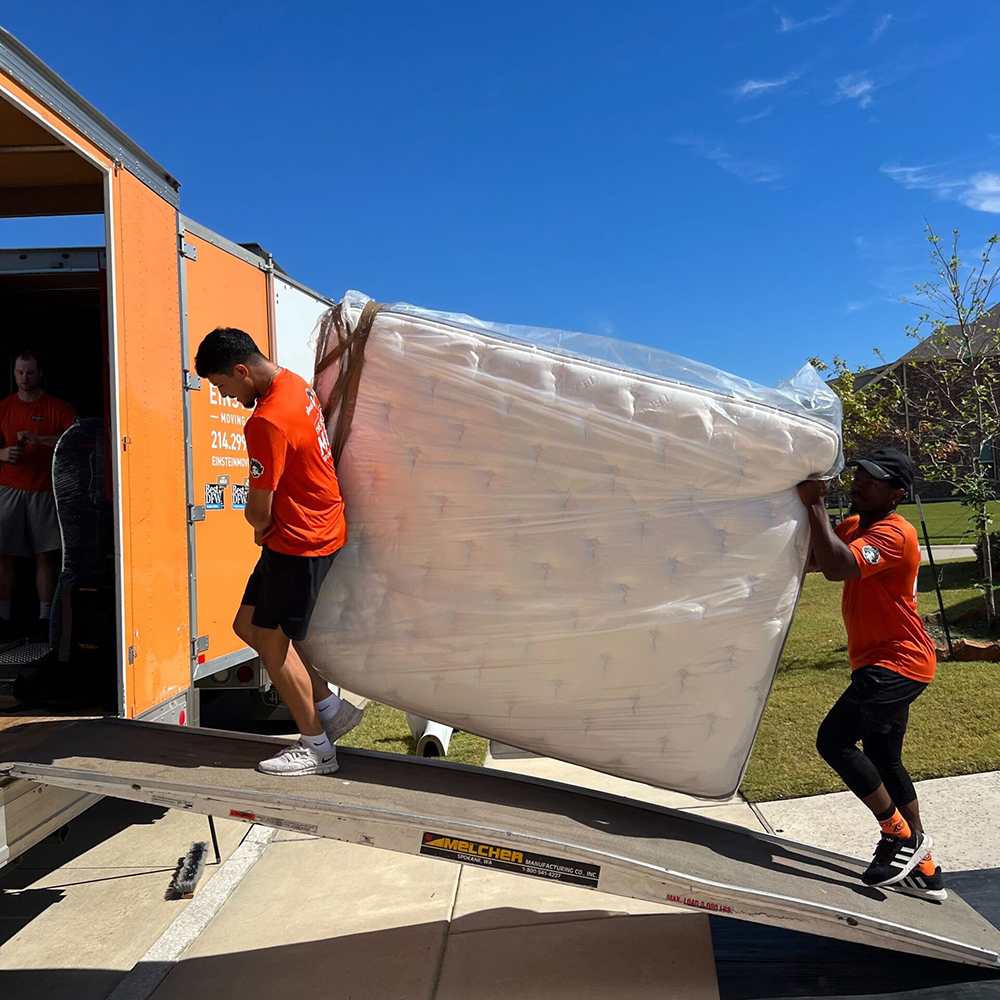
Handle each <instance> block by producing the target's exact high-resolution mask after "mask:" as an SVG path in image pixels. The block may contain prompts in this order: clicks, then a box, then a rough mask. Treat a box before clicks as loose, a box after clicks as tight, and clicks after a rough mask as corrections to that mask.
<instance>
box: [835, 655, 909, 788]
mask: <svg viewBox="0 0 1000 1000" xmlns="http://www.w3.org/2000/svg"><path fill="white" fill-rule="evenodd" d="M925 687H927V685H926V684H922V683H920V682H919V681H914V680H910V679H909V678H908V677H903V675H902V674H899V673H897V672H896V671H895V670H890V669H889V668H888V667H875V666H869V667H860V668H859V669H858V670H855V671H854V672H853V673H852V674H851V686H850V687H849V688H848V689H847V690H846V691H845V692H844V693H843V694H842V695H841V696H840V698H839V699H838V701H837V703H836V704H835V705H834V706H833V708H831V709H830V713H829V714H828V715H827V717H826V718H825V719H824V720H823V724H822V725H821V726H820V727H819V734H818V735H817V737H816V749H817V750H818V751H819V753H820V755H821V756H822V758H823V759H824V760H825V761H826V762H827V763H828V764H829V765H830V767H832V768H833V769H834V770H835V771H836V772H837V774H839V775H840V777H841V779H842V780H843V782H844V784H845V785H847V787H848V788H849V789H850V790H851V791H852V792H854V794H855V795H857V797H858V798H859V799H863V798H867V797H868V796H869V795H871V794H872V792H874V791H875V790H876V789H877V788H878V786H879V785H885V789H886V791H887V792H888V793H889V797H890V798H891V799H892V801H893V803H894V804H895V805H897V806H905V805H909V803H911V802H912V801H913V800H914V799H915V798H916V797H917V793H916V791H915V790H914V788H913V782H912V781H911V780H910V776H909V774H908V773H907V771H906V768H905V767H904V766H903V756H902V755H903V737H904V736H905V735H906V725H907V722H908V721H909V715H910V704H911V703H912V702H913V701H914V699H915V698H917V697H918V696H919V695H920V694H921V692H922V691H923V690H924V688H925ZM859 742H860V743H861V744H862V746H863V747H864V752H862V751H861V750H859V749H858V743H859Z"/></svg>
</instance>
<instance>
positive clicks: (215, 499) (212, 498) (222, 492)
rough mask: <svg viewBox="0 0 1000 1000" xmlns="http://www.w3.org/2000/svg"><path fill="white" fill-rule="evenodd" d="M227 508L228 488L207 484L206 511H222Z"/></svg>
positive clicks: (216, 484)
mask: <svg viewBox="0 0 1000 1000" xmlns="http://www.w3.org/2000/svg"><path fill="white" fill-rule="evenodd" d="M225 506H226V487H225V486H220V485H219V483H205V510H222V509H223V508H224V507H225Z"/></svg>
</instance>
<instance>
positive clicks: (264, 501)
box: [243, 487, 274, 545]
mask: <svg viewBox="0 0 1000 1000" xmlns="http://www.w3.org/2000/svg"><path fill="white" fill-rule="evenodd" d="M273 500H274V491H273V490H260V489H254V488H253V487H251V488H250V489H249V490H247V505H246V509H245V510H244V511H243V516H244V517H245V518H246V519H247V521H248V522H249V523H250V526H251V527H252V528H253V540H254V541H255V542H256V543H257V544H258V545H260V544H261V542H262V541H263V539H264V535H265V534H266V533H267V529H268V528H270V527H271V519H272V512H271V504H272V502H273Z"/></svg>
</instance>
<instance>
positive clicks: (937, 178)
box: [879, 164, 1000, 214]
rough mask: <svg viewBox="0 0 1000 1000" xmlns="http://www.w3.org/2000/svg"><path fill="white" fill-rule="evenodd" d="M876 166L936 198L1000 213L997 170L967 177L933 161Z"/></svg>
mask: <svg viewBox="0 0 1000 1000" xmlns="http://www.w3.org/2000/svg"><path fill="white" fill-rule="evenodd" d="M879 169H880V171H881V173H883V174H885V175H886V176H887V177H889V178H891V179H892V180H894V181H895V182H896V183H897V184H901V185H902V186H903V187H905V188H907V189H908V190H910V191H933V192H934V194H936V195H937V196H938V197H939V198H946V199H948V200H951V201H957V202H959V203H960V204H962V205H965V206H966V208H971V209H973V211H976V212H990V213H993V214H1000V173H998V172H996V171H990V170H980V171H978V172H977V173H974V174H972V175H970V176H969V177H955V176H950V175H949V174H947V173H944V172H942V171H941V169H940V167H938V166H937V165H935V164H922V165H920V166H916V167H904V166H898V165H891V164H883V165H882V167H880V168H879Z"/></svg>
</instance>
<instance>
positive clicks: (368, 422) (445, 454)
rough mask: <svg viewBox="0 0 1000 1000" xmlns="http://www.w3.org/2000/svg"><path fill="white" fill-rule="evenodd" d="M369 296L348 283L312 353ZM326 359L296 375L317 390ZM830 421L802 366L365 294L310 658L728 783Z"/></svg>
mask: <svg viewBox="0 0 1000 1000" xmlns="http://www.w3.org/2000/svg"><path fill="white" fill-rule="evenodd" d="M367 301H368V300H367V299H366V298H365V297H364V296H361V295H360V294H358V293H354V292H351V293H348V295H347V296H346V297H345V300H344V302H342V303H341V304H340V306H339V307H338V310H339V311H338V312H337V314H336V322H328V323H326V324H325V325H324V331H325V333H324V338H325V339H324V338H321V343H320V345H319V355H320V356H321V357H322V356H324V355H326V354H327V353H329V351H330V349H332V348H333V347H335V346H336V338H338V337H339V338H343V337H345V336H347V335H348V333H349V331H350V330H352V329H353V326H354V324H355V323H356V322H357V318H358V316H359V315H360V312H361V309H362V307H363V306H364V304H365V303H366V302H367ZM337 375H338V366H337V364H334V365H332V366H330V367H329V368H327V369H326V370H325V371H323V372H322V373H321V374H320V375H319V376H318V377H317V380H316V389H317V392H318V394H319V396H320V398H321V400H323V401H324V402H325V401H326V400H327V399H329V397H330V394H331V391H332V388H333V385H334V382H335V381H336V378H337ZM335 418H336V414H333V415H331V424H332V422H333V420H334V419H335ZM839 432H840V404H839V400H838V399H837V397H836V395H835V394H834V393H833V392H832V391H831V390H830V389H829V388H828V387H827V386H825V385H824V384H823V382H822V380H821V379H820V378H819V376H818V375H817V374H816V373H815V372H814V371H813V370H812V369H810V368H808V367H807V368H805V369H803V370H802V371H801V372H799V373H798V374H797V375H796V376H795V377H794V378H792V379H790V380H789V381H787V382H785V383H783V384H782V385H780V386H778V387H776V388H774V389H768V388H765V387H763V386H758V385H755V384H753V383H750V382H747V381H745V380H743V379H739V378H736V377H734V376H731V375H727V374H726V373H724V372H721V371H718V370H715V369H712V368H710V367H708V366H705V365H701V364H697V363H695V362H689V361H685V360H684V359H682V358H678V357H675V356H673V355H670V354H667V353H665V352H661V351H654V350H652V349H649V348H643V347H639V346H636V345H631V344H625V343H622V342H620V341H614V340H610V339H608V338H604V337H593V336H589V335H584V334H569V333H560V332H557V331H551V330H535V329H528V328H513V327H498V326H495V325H491V324H485V323H480V322H478V321H477V320H474V319H471V318H469V317H467V316H452V315H448V314H442V313H433V312H428V311H425V310H421V309H417V308H415V307H413V306H406V305H400V306H391V307H386V308H384V309H382V311H381V312H379V313H378V315H377V317H376V318H375V321H374V324H373V326H372V330H371V334H370V336H369V338H368V341H367V344H366V346H365V364H364V368H363V371H362V374H361V380H360V387H359V392H358V397H357V404H356V410H355V412H354V414H353V420H352V425H351V433H350V436H349V437H348V439H347V444H346V447H345V449H344V452H343V455H342V457H341V460H340V463H339V466H338V473H339V476H340V480H341V486H342V489H343V492H344V496H345V500H346V505H347V518H348V530H349V542H348V544H347V546H346V548H345V550H344V552H342V553H341V555H340V556H339V558H338V559H337V561H336V563H335V564H334V568H333V570H332V571H331V573H330V576H329V577H328V579H327V582H326V585H325V587H324V589H323V592H322V595H321V597H320V601H319V603H318V605H317V608H316V612H315V614H314V617H313V624H312V628H311V631H310V636H309V640H308V646H309V652H310V655H311V656H312V658H313V661H314V662H315V663H316V666H317V667H318V668H319V669H320V670H321V672H323V673H324V674H325V675H326V676H327V677H328V678H329V679H330V680H332V681H334V682H336V683H338V684H341V685H343V686H344V687H346V688H347V689H348V690H351V691H356V692H359V693H361V694H364V695H367V696H369V697H372V698H376V699H378V700H380V701H384V702H387V703H389V704H392V705H396V706H398V707H400V708H403V709H405V710H407V711H409V712H411V713H413V714H415V715H419V716H421V717H423V718H431V719H436V720H438V721H440V722H443V723H446V724H448V725H452V726H455V727H456V728H462V729H465V730H467V731H471V732H475V733H479V734H481V735H484V736H489V737H494V738H497V739H499V740H502V741H503V742H505V743H509V744H512V745H514V746H518V747H522V748H524V749H527V750H533V751H536V752H538V753H542V754H545V755H548V756H553V757H557V758H560V759H563V760H569V761H573V762H575V763H578V764H582V765H584V766H587V767H593V768H596V769H598V770H602V771H606V772H609V773H612V774H618V775H621V776H623V777H627V778H633V779H637V780H640V781H645V782H648V783H650V784H654V785H658V786H661V787H665V788H673V789H676V790H678V791H684V792H689V793H692V794H696V795H704V796H710V797H721V796H726V795H729V794H731V793H732V792H733V791H734V790H735V788H736V787H737V785H738V783H739V780H740V777H741V775H742V772H743V769H744V767H745V765H746V761H747V759H748V756H749V752H750V748H751V746H752V743H753V738H754V735H755V733H756V730H757V726H758V724H759V722H760V717H761V714H762V712H763V708H764V704H765V701H766V698H767V694H768V692H769V690H770V686H771V682H772V680H773V677H774V672H775V669H776V665H777V661H778V656H779V654H780V650H781V647H782V645H783V643H784V639H785V635H786V634H787V630H788V626H789V624H790V621H791V617H792V613H793V610H794V607H795V603H796V600H797V597H798V593H799V589H800V585H801V579H802V575H803V572H804V568H805V560H806V555H807V547H808V531H807V524H806V519H805V511H804V509H803V507H802V505H801V503H800V502H799V500H798V498H797V496H796V494H795V490H794V486H795V484H796V483H797V482H799V481H801V480H803V479H806V478H808V477H810V476H816V475H829V474H832V473H834V472H836V471H837V470H838V469H839V467H840V465H841V463H842V458H841V447H840V433H839Z"/></svg>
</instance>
